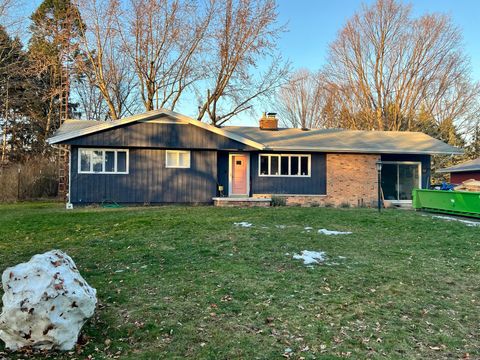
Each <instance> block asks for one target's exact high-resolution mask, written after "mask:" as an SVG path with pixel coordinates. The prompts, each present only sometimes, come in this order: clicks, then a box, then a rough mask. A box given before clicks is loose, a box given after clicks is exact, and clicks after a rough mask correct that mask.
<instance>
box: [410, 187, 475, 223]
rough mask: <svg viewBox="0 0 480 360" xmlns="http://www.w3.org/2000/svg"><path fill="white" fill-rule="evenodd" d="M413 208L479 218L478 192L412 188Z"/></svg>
mask: <svg viewBox="0 0 480 360" xmlns="http://www.w3.org/2000/svg"><path fill="white" fill-rule="evenodd" d="M412 196H413V198H412V206H413V208H414V209H418V210H427V211H434V212H441V213H448V214H454V215H462V216H472V217H476V218H480V192H470V191H443V190H423V189H414V190H413V191H412Z"/></svg>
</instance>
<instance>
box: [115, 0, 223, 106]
mask: <svg viewBox="0 0 480 360" xmlns="http://www.w3.org/2000/svg"><path fill="white" fill-rule="evenodd" d="M130 5H131V6H130V7H131V11H129V12H128V16H127V25H126V26H119V29H123V30H122V39H123V42H124V46H125V49H126V50H127V55H129V56H130V59H131V61H132V63H133V64H134V69H135V73H136V77H137V80H138V86H139V92H140V95H141V97H142V101H143V104H144V107H145V110H147V111H149V110H153V109H157V108H162V107H168V108H170V109H172V110H173V109H174V108H175V106H176V105H177V103H178V101H179V100H180V98H181V95H182V93H183V92H184V91H185V90H186V89H187V88H189V87H190V86H191V85H192V83H193V82H194V81H196V80H198V79H199V78H200V77H202V76H204V74H202V73H201V70H202V69H201V67H200V66H199V62H198V61H199V58H200V56H201V55H200V52H201V50H203V49H202V46H204V45H205V44H204V39H205V36H206V34H207V30H208V29H209V27H210V23H211V20H212V18H213V15H214V6H213V3H212V4H208V3H207V4H205V6H199V5H198V4H197V2H196V1H193V0H131V4H130ZM119 21H120V22H122V24H124V22H125V21H124V19H119Z"/></svg>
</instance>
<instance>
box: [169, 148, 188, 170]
mask: <svg viewBox="0 0 480 360" xmlns="http://www.w3.org/2000/svg"><path fill="white" fill-rule="evenodd" d="M165 162H166V163H165V166H166V167H167V168H183V169H188V168H189V167H190V151H184V150H182V151H180V150H167V154H166V158H165Z"/></svg>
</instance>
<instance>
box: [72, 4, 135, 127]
mask: <svg viewBox="0 0 480 360" xmlns="http://www.w3.org/2000/svg"><path fill="white" fill-rule="evenodd" d="M78 7H79V9H80V13H81V15H82V17H83V18H84V19H85V25H86V26H85V28H84V29H82V30H83V31H82V34H81V40H80V44H81V46H80V49H81V51H82V53H83V54H84V56H85V57H86V61H84V63H83V66H84V69H80V70H79V72H83V73H84V74H85V75H86V76H87V78H88V82H89V84H92V85H94V86H96V87H97V88H98V90H99V91H100V93H101V95H102V97H103V100H104V102H105V104H106V107H107V108H108V118H109V119H112V120H116V119H119V118H121V117H123V116H124V115H126V114H128V113H131V112H132V111H134V110H133V109H132V107H134V105H135V97H134V90H135V82H134V76H133V71H132V70H133V69H132V63H131V62H130V61H129V58H128V57H127V56H125V48H124V47H123V45H122V41H121V37H120V32H119V29H118V27H117V25H118V19H119V18H120V17H121V16H122V12H121V9H120V4H119V2H118V1H117V0H82V1H78Z"/></svg>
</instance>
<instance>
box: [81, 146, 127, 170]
mask: <svg viewBox="0 0 480 360" xmlns="http://www.w3.org/2000/svg"><path fill="white" fill-rule="evenodd" d="M78 173H79V174H128V150H126V149H121V150H120V149H85V148H80V149H78Z"/></svg>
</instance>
